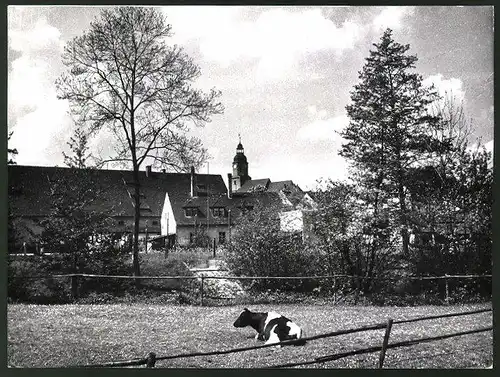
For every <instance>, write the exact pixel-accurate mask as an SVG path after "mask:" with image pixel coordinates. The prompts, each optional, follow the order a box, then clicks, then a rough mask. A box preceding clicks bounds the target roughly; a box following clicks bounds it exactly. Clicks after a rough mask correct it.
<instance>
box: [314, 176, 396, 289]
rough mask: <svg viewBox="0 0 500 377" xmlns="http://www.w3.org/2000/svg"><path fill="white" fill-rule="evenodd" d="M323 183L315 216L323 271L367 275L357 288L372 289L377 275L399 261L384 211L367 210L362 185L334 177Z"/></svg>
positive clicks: (359, 281)
mask: <svg viewBox="0 0 500 377" xmlns="http://www.w3.org/2000/svg"><path fill="white" fill-rule="evenodd" d="M321 187H322V189H321V190H318V191H316V192H315V194H314V197H315V200H316V203H317V206H318V207H317V210H316V211H314V213H313V214H312V216H311V222H312V225H313V229H314V237H315V245H314V248H315V249H316V250H318V251H319V252H320V253H321V256H320V259H321V260H322V261H323V262H322V263H320V266H323V268H324V270H323V271H321V273H326V274H329V275H336V274H346V275H352V276H358V277H363V278H364V279H362V280H355V281H354V283H355V284H354V285H355V287H356V289H357V290H361V291H363V293H365V294H367V293H370V292H371V291H372V290H373V288H374V283H375V280H374V278H377V277H383V276H385V275H388V274H390V273H391V267H393V266H395V265H396V263H397V258H396V257H395V253H394V249H395V247H394V236H393V235H392V233H391V232H390V230H389V227H388V226H387V219H386V218H385V217H384V211H382V210H380V211H379V217H374V214H373V212H372V211H369V210H367V208H366V206H365V204H364V203H365V201H366V193H365V192H363V188H362V187H358V186H356V185H353V184H350V183H346V182H338V181H333V180H331V179H330V180H327V181H326V182H322V183H321ZM346 283H350V281H346ZM348 285H349V284H348Z"/></svg>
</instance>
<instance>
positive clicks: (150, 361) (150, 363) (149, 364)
mask: <svg viewBox="0 0 500 377" xmlns="http://www.w3.org/2000/svg"><path fill="white" fill-rule="evenodd" d="M155 363H156V354H155V353H154V352H150V353H149V354H148V357H147V361H146V368H154V367H155Z"/></svg>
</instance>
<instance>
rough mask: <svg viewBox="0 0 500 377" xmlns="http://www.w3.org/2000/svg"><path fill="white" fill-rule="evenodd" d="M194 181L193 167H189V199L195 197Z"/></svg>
mask: <svg viewBox="0 0 500 377" xmlns="http://www.w3.org/2000/svg"><path fill="white" fill-rule="evenodd" d="M195 187H196V186H195V181H194V166H191V197H192V198H193V197H195V196H196V189H195Z"/></svg>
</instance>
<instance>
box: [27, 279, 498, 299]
mask: <svg viewBox="0 0 500 377" xmlns="http://www.w3.org/2000/svg"><path fill="white" fill-rule="evenodd" d="M491 277H492V275H490V274H485V275H443V276H407V277H404V279H405V280H412V281H424V280H437V281H439V280H445V287H444V292H445V293H444V296H445V301H446V302H449V299H450V288H449V280H450V279H484V278H489V279H490V278H491ZM21 278H23V279H49V278H71V279H72V294H73V297H74V298H77V297H78V279H84V278H94V279H115V280H116V279H117V280H134V281H138V280H198V281H200V288H199V289H200V304H201V306H203V305H204V299H205V298H207V297H206V296H205V288H204V287H205V284H204V283H205V280H209V279H211V280H240V281H243V280H254V281H255V280H326V279H333V287H334V293H333V294H334V296H333V300H334V302H335V301H336V294H337V293H336V290H335V287H337V280H338V279H355V280H358V281H362V280H367V279H368V280H372V281H400V280H401V278H394V277H367V276H356V275H344V274H339V275H316V276H205V275H202V276H193V275H177V276H166V275H164V276H130V275H102V274H84V273H71V274H55V275H49V276H23V277H21ZM208 298H212V299H213V298H217V299H224V297H208Z"/></svg>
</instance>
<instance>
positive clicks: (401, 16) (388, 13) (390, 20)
mask: <svg viewBox="0 0 500 377" xmlns="http://www.w3.org/2000/svg"><path fill="white" fill-rule="evenodd" d="M414 10H415V9H414V7H409V6H408V7H404V6H401V7H397V6H388V7H385V8H384V9H383V10H382V11H381V12H380V13H379V14H378V15H377V16H376V17H375V18H374V19H373V22H372V25H373V27H374V28H375V30H376V31H383V30H385V29H387V28H391V29H393V30H398V29H401V28H403V27H404V24H403V21H405V19H406V18H407V17H408V16H410V15H412V14H413V12H414Z"/></svg>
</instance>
